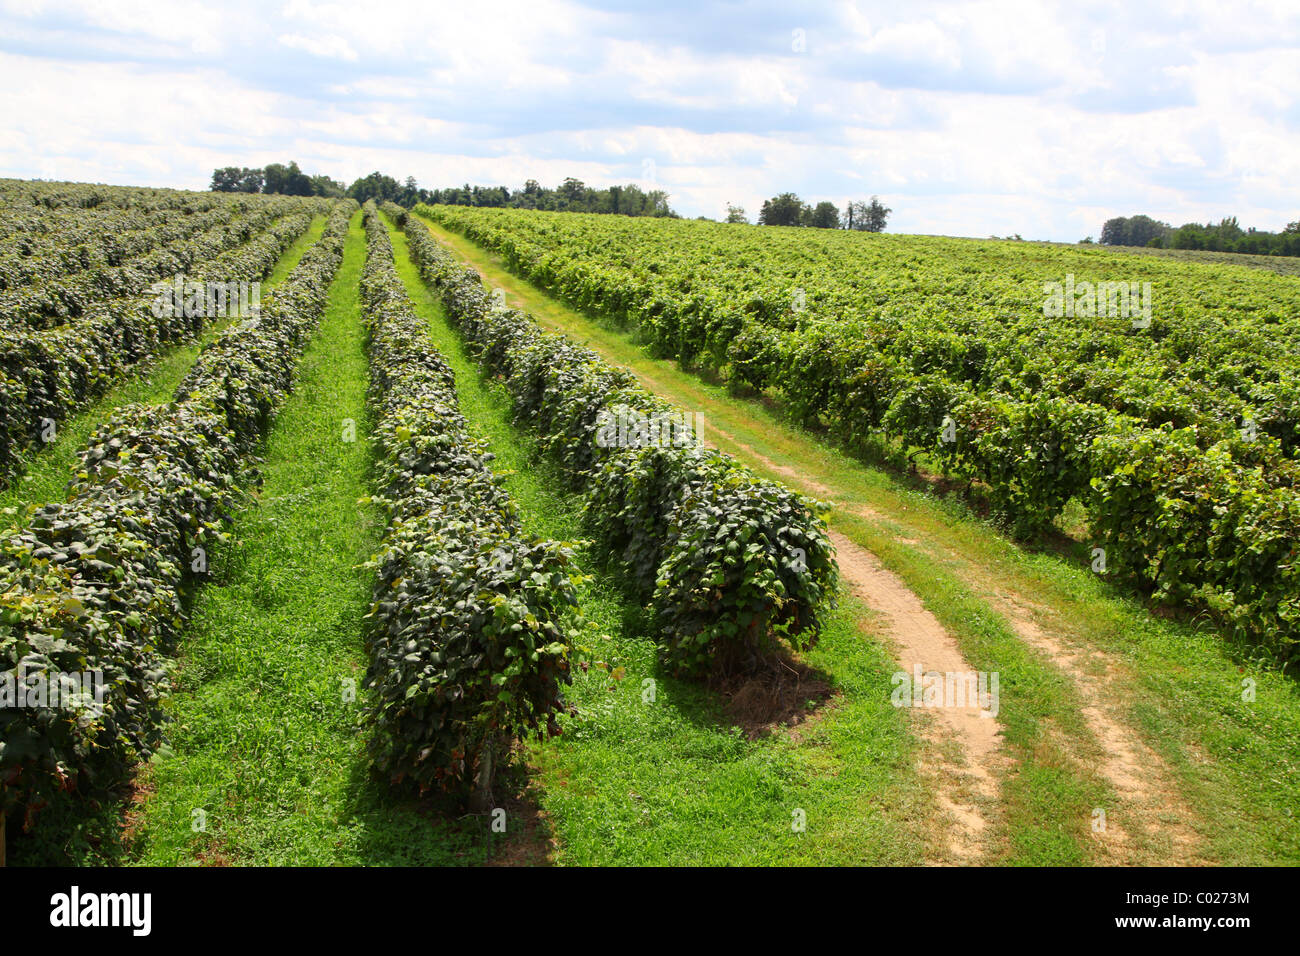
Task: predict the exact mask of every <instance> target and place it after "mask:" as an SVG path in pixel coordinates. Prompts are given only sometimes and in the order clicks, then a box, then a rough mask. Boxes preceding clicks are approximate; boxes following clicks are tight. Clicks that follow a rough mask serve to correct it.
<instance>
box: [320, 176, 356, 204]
mask: <svg viewBox="0 0 1300 956" xmlns="http://www.w3.org/2000/svg"><path fill="white" fill-rule="evenodd" d="M311 194H312V195H313V196H325V197H326V198H328V199H342V198H343V197H344V196H346V195H347V194H348V188H347V186H345V185H343V184H342V183H341V182H339V181H338V180H335V179H330V177H328V176H313V177H311Z"/></svg>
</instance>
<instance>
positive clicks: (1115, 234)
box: [1101, 216, 1172, 246]
mask: <svg viewBox="0 0 1300 956" xmlns="http://www.w3.org/2000/svg"><path fill="white" fill-rule="evenodd" d="M1170 232H1172V229H1171V227H1170V225H1169V224H1168V223H1167V222H1157V221H1156V220H1154V219H1152V218H1151V217H1150V216H1130V217H1128V218H1125V217H1124V216H1116V217H1115V218H1114V219H1107V220H1106V222H1105V223H1104V224H1103V225H1102V227H1101V241H1102V244H1103V245H1107V246H1149V245H1151V240H1152V239H1159V240H1161V242H1162V243H1163V241H1164V240H1165V239H1166V238H1167V237H1168V236H1169V234H1170Z"/></svg>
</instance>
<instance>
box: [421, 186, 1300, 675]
mask: <svg viewBox="0 0 1300 956" xmlns="http://www.w3.org/2000/svg"><path fill="white" fill-rule="evenodd" d="M417 212H419V213H420V214H422V215H427V216H429V217H431V218H433V219H435V220H436V221H438V222H440V223H441V224H443V225H445V226H448V227H450V228H452V229H455V230H457V231H458V232H461V233H463V234H464V235H466V236H467V237H468V238H470V239H472V240H474V241H475V242H478V243H480V244H482V245H484V246H486V247H487V248H489V249H491V250H493V251H495V252H497V253H498V254H500V255H501V256H502V258H503V259H504V260H505V262H506V263H507V265H508V266H509V267H510V268H512V269H514V270H515V271H517V272H519V273H521V274H523V275H524V276H526V277H528V278H530V279H531V280H532V281H534V282H536V283H538V284H539V285H542V286H543V287H545V288H547V289H549V290H551V291H552V292H553V293H555V294H557V295H559V296H561V297H562V298H564V299H565V300H567V301H568V302H570V303H572V304H574V305H575V306H577V307H580V308H583V309H587V310H589V311H592V312H598V313H603V314H605V315H609V316H611V317H613V318H614V319H615V320H616V321H618V322H620V323H622V324H625V325H626V326H627V327H629V328H632V329H635V330H638V331H639V333H640V334H641V335H642V336H643V337H644V339H646V340H647V341H648V342H649V344H650V345H651V347H652V348H653V349H654V350H655V351H656V352H657V353H659V354H660V355H664V356H667V357H670V358H676V359H678V360H680V361H682V362H689V363H694V364H697V365H704V366H707V367H712V368H714V369H716V370H717V371H718V372H720V373H721V375H722V376H724V377H729V378H730V379H731V380H732V381H733V382H737V383H744V384H746V385H748V386H750V387H753V388H760V389H761V388H768V389H774V390H776V391H778V392H779V394H780V395H781V397H782V398H784V400H785V402H786V403H787V405H788V407H789V408H790V409H791V411H792V412H793V413H794V414H795V415H796V416H797V418H798V419H799V420H801V421H803V422H805V423H808V424H810V425H819V426H823V427H826V428H828V429H831V430H832V432H833V433H834V434H835V435H836V436H837V437H838V438H839V439H841V440H842V441H844V442H845V443H846V444H849V445H856V444H859V443H862V442H864V441H866V440H868V439H871V440H872V441H873V442H877V443H878V442H887V443H892V445H893V446H894V447H895V448H897V449H899V450H902V451H908V452H914V453H924V454H925V455H926V456H927V461H928V463H929V464H930V465H932V466H934V467H937V468H938V469H940V470H942V471H943V472H946V473H947V474H949V475H951V476H952V477H955V478H960V479H964V480H966V481H967V482H968V483H973V482H976V481H978V482H980V483H981V484H982V485H983V491H982V494H983V495H984V497H985V498H986V500H988V501H989V503H990V504H991V505H992V507H993V510H994V511H995V512H996V513H997V514H998V515H999V516H1000V517H1001V518H1002V519H1003V520H1004V521H1005V523H1006V525H1007V526H1008V527H1009V528H1010V529H1011V530H1012V531H1013V532H1014V533H1015V534H1017V535H1018V536H1024V537H1029V536H1032V535H1034V534H1036V533H1039V532H1041V531H1043V530H1044V529H1047V528H1049V527H1050V526H1051V524H1052V522H1053V521H1055V520H1056V519H1057V518H1058V516H1059V515H1060V514H1061V513H1062V510H1063V509H1064V508H1065V506H1066V504H1067V503H1068V502H1070V501H1071V500H1077V501H1078V502H1079V503H1080V504H1081V505H1082V507H1083V508H1084V509H1085V511H1086V513H1087V514H1088V515H1089V516H1090V517H1091V519H1092V521H1093V527H1094V529H1095V531H1096V534H1097V535H1098V537H1099V538H1100V539H1101V540H1103V541H1105V542H1106V543H1107V552H1108V555H1109V557H1110V562H1111V564H1110V566H1111V567H1112V568H1113V569H1114V570H1113V571H1112V572H1110V573H1111V574H1112V576H1113V577H1115V578H1117V579H1120V580H1126V581H1128V582H1130V583H1132V584H1134V585H1137V586H1139V587H1142V588H1145V589H1148V590H1150V591H1151V592H1152V593H1153V594H1154V596H1155V597H1156V598H1157V599H1158V600H1161V601H1168V602H1171V603H1174V604H1178V605H1182V606H1185V607H1188V608H1192V609H1195V610H1200V611H1205V612H1207V614H1208V615H1209V616H1210V618H1211V619H1213V620H1215V621H1217V622H1218V623H1219V624H1221V625H1223V626H1225V627H1227V628H1228V629H1230V630H1231V631H1233V632H1235V633H1237V634H1239V635H1240V636H1241V637H1242V638H1243V639H1248V640H1251V641H1254V642H1256V643H1258V644H1260V645H1262V646H1265V647H1267V648H1270V649H1272V650H1274V651H1276V652H1277V653H1279V654H1280V655H1281V656H1282V657H1283V659H1287V660H1289V659H1292V658H1293V657H1294V656H1295V654H1296V651H1295V646H1296V641H1297V638H1298V637H1300V628H1297V625H1296V624H1295V622H1293V621H1292V617H1291V616H1292V611H1291V607H1292V603H1291V602H1292V601H1293V599H1294V594H1293V592H1291V591H1289V590H1288V588H1290V587H1291V583H1290V578H1289V575H1290V573H1291V572H1290V570H1289V569H1290V567H1291V566H1292V564H1293V563H1294V556H1293V555H1291V553H1290V552H1289V551H1286V550H1285V549H1282V550H1280V551H1279V550H1278V548H1279V547H1280V546H1275V544H1274V542H1275V540H1288V539H1289V540H1300V525H1294V526H1288V525H1287V522H1288V521H1289V520H1291V519H1292V517H1293V516H1294V515H1295V514H1296V508H1295V506H1294V501H1295V500H1296V499H1297V497H1298V496H1297V490H1296V489H1297V488H1298V487H1300V481H1298V479H1300V463H1297V461H1296V456H1297V450H1298V449H1300V359H1297V356H1298V355H1300V327H1297V326H1296V325H1295V323H1292V322H1288V321H1285V317H1286V316H1288V315H1290V314H1291V312H1293V311H1294V302H1295V291H1294V288H1293V281H1294V280H1292V279H1290V278H1287V277H1283V276H1277V275H1270V274H1268V273H1266V272H1263V271H1252V272H1249V273H1248V272H1245V271H1244V270H1224V269H1213V270H1212V269H1211V268H1209V267H1206V266H1202V265H1197V264H1190V263H1187V262H1183V261H1177V260H1173V259H1163V258H1162V259H1157V258H1156V257H1150V258H1148V257H1143V258H1141V259H1138V258H1137V257H1130V256H1127V255H1124V254H1119V253H1111V252H1107V251H1104V250H1098V249H1082V248H1066V247H1060V246H1047V245H1038V244H1030V243H1016V244H1015V245H1014V246H1012V245H1011V244H1010V243H1005V242H975V241H969V240H948V239H937V238H929V237H894V236H882V237H879V238H872V239H870V240H865V241H864V240H863V238H862V237H858V236H854V235H852V234H851V233H850V232H845V231H841V232H838V233H827V234H824V235H818V236H816V237H815V238H813V237H811V235H810V234H809V233H807V232H805V231H802V230H790V231H786V230H736V229H731V228H727V227H726V226H725V225H723V224H710V223H695V222H655V223H631V222H622V221H618V220H611V219H596V218H594V217H579V216H567V217H555V216H546V215H544V214H536V213H531V214H530V213H521V212H509V211H503V210H490V209H479V210H468V209H452V208H448V207H437V208H433V207H420V208H419V209H418V210H417ZM1067 275H1070V276H1073V277H1074V281H1077V282H1079V283H1082V282H1084V281H1087V282H1090V283H1093V284H1097V283H1101V282H1109V281H1112V280H1116V279H1120V280H1124V281H1134V280H1139V279H1140V280H1142V281H1146V282H1150V284H1151V291H1150V296H1149V299H1147V302H1148V304H1150V305H1151V312H1150V316H1151V322H1150V325H1149V326H1147V327H1135V326H1134V324H1133V321H1132V318H1134V317H1135V315H1131V316H1126V315H1123V314H1115V315H1111V314H1110V312H1109V308H1108V306H1103V307H1102V308H1100V309H1099V310H1096V311H1095V312H1094V314H1092V315H1089V316H1076V317H1073V318H1064V317H1061V316H1060V315H1059V314H1056V315H1054V314H1052V312H1051V311H1050V310H1049V309H1047V308H1046V307H1045V295H1044V292H1045V288H1044V286H1045V283H1046V282H1056V283H1061V282H1063V281H1064V280H1065V278H1066V276H1067ZM1143 295H1144V296H1145V295H1146V293H1143ZM1106 301H1107V300H1105V299H1104V298H1103V302H1106ZM1134 308H1135V309H1136V306H1134ZM472 337H473V336H471V338H472ZM945 422H950V423H951V425H952V427H951V428H947V429H946V428H945ZM1170 432H1174V433H1177V434H1178V435H1180V436H1182V437H1180V439H1179V441H1180V447H1181V445H1188V443H1190V444H1189V445H1188V450H1186V451H1185V452H1180V453H1179V454H1180V455H1185V457H1186V466H1184V465H1181V464H1180V465H1177V466H1175V465H1173V464H1170V465H1169V468H1170V469H1172V471H1171V472H1170V473H1169V474H1165V473H1164V472H1163V471H1162V472H1159V473H1153V474H1151V475H1148V476H1147V479H1146V480H1143V481H1140V482H1137V483H1136V484H1130V483H1127V482H1126V481H1125V480H1123V479H1122V478H1121V477H1119V476H1121V475H1123V474H1125V473H1124V472H1122V471H1120V469H1122V468H1123V467H1124V466H1125V465H1127V464H1130V462H1127V461H1126V460H1125V458H1124V457H1123V456H1122V455H1121V454H1120V452H1118V451H1117V450H1116V449H1117V448H1118V449H1124V448H1126V447H1127V448H1129V449H1131V451H1130V452H1129V453H1131V454H1133V455H1140V454H1144V453H1145V452H1144V451H1142V449H1147V448H1148V447H1159V448H1163V447H1164V444H1163V443H1164V441H1165V438H1164V437H1163V436H1166V435H1167V434H1169V433H1170ZM945 433H946V437H945ZM1114 434H1124V435H1130V434H1131V436H1132V438H1131V440H1130V441H1129V442H1128V444H1127V445H1125V444H1124V443H1120V444H1119V445H1116V444H1115V440H1114V439H1113V438H1106V439H1104V440H1103V438H1102V436H1106V435H1114ZM1099 442H1100V444H1099ZM1153 443H1154V444H1153ZM1191 449H1195V451H1192V450H1191ZM1160 460H1161V461H1164V460H1165V458H1164V457H1163V453H1162V457H1161V458H1160ZM1174 460H1175V459H1169V461H1171V462H1172V461H1174ZM1176 460H1178V461H1182V460H1183V459H1182V458H1178V459H1176ZM1192 462H1199V464H1198V465H1197V466H1196V467H1197V468H1198V469H1201V470H1200V471H1197V472H1196V473H1197V474H1198V475H1199V476H1200V478H1199V480H1200V481H1201V482H1202V483H1203V484H1204V486H1205V490H1204V491H1203V492H1202V495H1203V499H1204V500H1205V501H1214V502H1216V505H1215V508H1217V509H1218V510H1217V511H1216V512H1215V513H1216V514H1218V515H1220V517H1219V518H1218V519H1216V520H1218V522H1219V523H1218V524H1215V525H1214V527H1213V528H1209V527H1208V526H1206V525H1205V524H1204V523H1203V522H1201V521H1199V520H1196V521H1193V520H1187V521H1183V520H1173V518H1172V517H1171V516H1170V515H1167V514H1165V511H1166V507H1167V502H1168V501H1169V500H1170V499H1169V496H1170V494H1171V493H1172V492H1171V489H1170V488H1168V487H1165V486H1164V485H1162V484H1161V482H1162V481H1166V480H1169V481H1174V480H1175V478H1174V476H1176V475H1182V476H1183V477H1180V478H1177V481H1179V482H1182V481H1184V480H1185V477H1186V471H1185V468H1191V467H1192V465H1191V463H1192ZM1211 463H1213V467H1212V468H1211ZM1148 464H1150V463H1148ZM1135 467H1137V466H1135ZM1206 469H1208V470H1206ZM1139 471H1140V469H1139ZM1179 487H1181V485H1180V486H1179ZM1251 488H1256V489H1258V494H1254V493H1250V494H1248V493H1246V489H1251ZM1179 494H1180V495H1181V494H1182V493H1181V492H1179ZM1134 495H1141V496H1142V498H1141V501H1140V502H1137V501H1135V500H1134V499H1133V496H1134ZM1179 500H1180V501H1182V499H1181V498H1179ZM1130 508H1132V509H1135V514H1149V515H1152V516H1154V517H1152V518H1151V520H1150V521H1149V522H1147V521H1145V520H1137V521H1136V522H1135V523H1134V524H1133V525H1132V526H1126V516H1127V514H1128V509H1130ZM1173 508H1174V511H1173V512H1171V514H1182V513H1184V512H1188V511H1189V509H1190V510H1193V511H1194V510H1195V509H1193V508H1192V506H1191V505H1190V504H1189V503H1188V502H1186V501H1182V503H1181V504H1178V505H1176V506H1173ZM1224 522H1227V523H1226V524H1225V523H1224ZM1245 528H1250V529H1255V530H1254V531H1252V532H1251V533H1250V534H1247V533H1246V532H1245V531H1243V530H1241V529H1245ZM1167 534H1176V535H1177V537H1176V538H1173V539H1166V537H1165V535H1167ZM1210 534H1213V536H1214V537H1213V541H1214V547H1215V548H1216V549H1217V550H1216V551H1215V557H1214V558H1213V559H1209V558H1206V559H1204V560H1202V559H1199V558H1197V559H1189V560H1187V561H1186V562H1183V563H1182V564H1180V565H1179V572H1178V573H1179V576H1180V578H1179V582H1178V584H1177V586H1173V585H1170V584H1169V583H1168V582H1167V581H1166V580H1165V575H1167V573H1168V572H1167V571H1166V572H1162V577H1161V579H1160V580H1159V581H1156V580H1155V579H1154V577H1153V576H1152V574H1151V573H1150V572H1149V571H1144V570H1142V569H1143V568H1148V567H1155V566H1157V565H1158V563H1159V560H1160V559H1159V558H1158V557H1157V558H1155V559H1152V558H1151V557H1150V556H1151V555H1153V554H1160V553H1163V552H1165V551H1169V550H1171V549H1172V548H1174V547H1175V544H1174V542H1175V541H1176V542H1178V543H1179V546H1180V547H1182V548H1183V549H1184V553H1186V554H1188V555H1192V554H1196V553H1197V552H1198V549H1201V548H1203V547H1208V546H1209V545H1208V544H1207V543H1206V542H1207V541H1208V540H1209V539H1207V538H1206V535H1210ZM1256 535H1263V538H1262V539H1257V538H1256ZM1261 549H1262V553H1264V554H1266V555H1268V560H1269V561H1276V562H1278V563H1277V564H1276V565H1267V566H1261V564H1260V557H1259V556H1260V553H1261ZM1153 560H1154V561H1155V562H1156V564H1152V563H1151V562H1152V561H1153ZM1165 567H1166V568H1167V567H1168V562H1166V564H1165ZM1270 568H1271V570H1270ZM1246 574H1248V575H1249V577H1248V578H1243V577H1242V576H1243V575H1246Z"/></svg>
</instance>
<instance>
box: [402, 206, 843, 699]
mask: <svg viewBox="0 0 1300 956" xmlns="http://www.w3.org/2000/svg"><path fill="white" fill-rule="evenodd" d="M406 234H407V236H408V237H409V240H410V244H411V251H412V255H413V256H414V258H415V260H416V262H417V264H418V265H419V266H420V269H421V272H422V275H423V276H424V278H425V279H426V281H428V282H430V283H431V284H432V285H434V286H435V287H436V288H437V289H438V291H439V292H440V294H441V296H442V300H443V302H444V304H445V306H446V309H447V312H448V315H449V316H450V318H451V321H452V322H453V323H455V324H456V325H457V326H458V327H459V328H460V330H461V332H462V334H463V335H464V336H465V338H466V340H467V341H468V342H469V344H470V348H471V349H472V350H473V351H475V352H476V353H477V356H478V359H479V361H480V363H481V364H482V365H483V367H484V369H485V370H486V371H487V372H489V373H490V374H493V375H499V376H501V377H502V378H503V379H504V381H505V383H506V387H507V389H508V390H509V392H510V394H511V397H512V399H513V402H514V409H515V414H516V416H517V417H518V419H519V420H520V421H522V422H525V423H527V424H528V425H529V426H530V427H531V428H533V429H534V430H535V431H536V433H537V435H538V446H539V449H540V450H541V451H542V452H543V453H544V454H546V455H547V456H548V457H549V458H551V459H552V460H553V461H555V462H556V463H557V464H558V465H559V467H560V470H561V472H562V473H563V474H564V475H565V476H566V478H567V479H568V481H569V482H570V483H571V484H572V485H573V487H575V488H578V489H581V490H583V491H584V492H585V494H586V500H587V505H586V508H585V514H586V516H587V523H588V527H589V528H590V530H591V532H592V534H593V536H594V537H595V539H596V543H597V545H598V547H599V548H600V550H601V551H602V552H603V553H604V554H605V555H606V556H607V557H608V558H609V560H610V561H611V562H612V563H613V564H614V565H615V566H616V567H618V568H620V569H621V570H622V571H623V572H624V575H625V578H626V583H627V586H628V588H629V589H630V590H631V592H632V593H634V594H636V595H638V596H639V597H640V598H641V599H642V600H645V601H647V602H648V603H649V605H650V607H651V609H652V611H653V614H654V617H655V621H656V626H657V629H658V631H659V633H660V635H661V637H662V642H661V643H662V646H663V649H664V654H665V657H666V658H667V660H668V661H669V662H670V664H671V665H672V666H674V667H675V668H677V669H679V670H681V671H685V672H697V673H698V672H701V671H704V670H708V669H714V670H716V671H728V670H736V669H743V668H745V667H749V666H752V665H753V664H754V663H755V661H756V659H757V658H758V657H760V656H763V655H765V654H768V653H770V651H771V650H772V649H773V647H774V642H775V641H776V640H777V639H779V638H786V639H788V640H790V641H791V643H794V644H796V645H799V644H802V643H807V642H809V641H811V640H812V639H813V638H814V637H815V635H816V634H817V631H818V627H819V624H820V614H821V612H822V609H823V607H824V606H825V605H826V604H827V603H828V602H829V600H830V598H831V594H832V592H833V590H834V586H835V566H834V561H833V559H832V549H831V546H830V542H829V540H828V538H827V537H826V529H825V522H824V521H823V519H822V517H821V516H820V515H819V514H818V507H819V506H818V505H817V503H816V502H813V501H811V500H809V499H806V498H803V497H801V496H799V495H795V494H793V493H791V492H789V491H788V490H786V489H784V488H782V487H781V486H779V485H776V484H775V483H772V482H768V481H763V480H761V479H758V478H756V477H755V476H754V475H752V474H750V473H749V472H748V471H747V470H745V469H744V468H742V467H741V466H739V465H738V464H736V463H735V462H734V461H732V460H731V459H729V458H728V457H727V456H725V455H723V454H721V453H719V452H717V451H713V450H706V449H702V448H699V447H698V446H697V445H696V443H695V441H694V436H693V435H692V434H690V433H688V432H686V430H685V429H684V428H683V429H678V428H677V427H676V426H675V425H673V426H672V427H670V428H668V429H667V430H666V433H665V434H666V436H667V439H666V440H661V441H657V442H647V441H640V440H635V441H631V442H622V441H610V440H607V439H609V438H610V436H609V435H608V433H606V434H604V435H603V436H602V429H606V428H608V426H609V421H610V417H611V416H619V415H624V416H625V415H627V414H629V413H637V414H641V415H658V416H665V418H661V419H660V420H661V421H664V420H667V421H674V419H671V418H668V416H673V415H675V414H679V413H677V412H676V410H675V409H673V408H672V406H670V405H668V404H667V403H665V402H662V401H660V400H658V399H656V398H655V397H654V396H652V395H650V394H649V393H647V392H646V391H644V390H643V389H641V388H640V386H639V385H638V384H637V383H636V380H635V379H634V378H633V377H632V376H631V375H630V374H629V373H627V372H625V371H621V370H618V369H614V368H612V367H610V366H609V365H607V364H606V363H605V362H604V361H603V360H602V359H601V358H600V357H599V356H598V355H596V353H594V352H592V351H591V350H590V349H586V348H582V347H580V346H577V345H575V344H573V343H572V342H570V341H569V340H568V339H566V338H564V337H563V336H561V335H556V334H553V333H546V332H542V331H541V330H539V329H538V328H537V327H536V326H535V325H534V324H533V322H532V321H531V320H530V319H529V317H528V316H527V315H525V314H524V313H521V312H518V311H515V310H510V309H504V308H497V307H495V306H494V305H493V302H492V299H491V297H490V296H489V295H488V293H487V291H486V290H485V289H484V288H483V286H482V283H481V281H480V279H479V277H478V275H477V274H476V273H474V272H473V271H471V270H467V269H463V268H461V267H459V266H458V265H457V264H456V262H455V260H454V259H452V257H451V256H450V255H449V254H448V253H446V252H445V251H443V250H442V249H441V248H440V247H439V246H438V245H437V243H436V242H435V241H434V240H433V238H432V236H431V235H430V234H429V232H428V230H427V229H425V228H424V227H423V226H422V225H421V224H420V223H419V222H418V221H414V219H411V220H408V224H407V229H406Z"/></svg>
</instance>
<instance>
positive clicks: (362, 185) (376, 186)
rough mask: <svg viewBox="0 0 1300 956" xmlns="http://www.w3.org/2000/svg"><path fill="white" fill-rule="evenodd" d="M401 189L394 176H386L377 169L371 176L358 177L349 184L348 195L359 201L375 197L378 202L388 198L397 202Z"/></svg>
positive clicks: (362, 201)
mask: <svg viewBox="0 0 1300 956" xmlns="http://www.w3.org/2000/svg"><path fill="white" fill-rule="evenodd" d="M401 189H402V188H401V187H400V186H399V185H398V184H397V180H396V179H394V178H393V177H392V176H385V175H384V174H383V173H381V172H379V171H378V170H375V172H373V173H371V174H370V175H369V176H366V177H364V178H362V179H358V180H357V181H356V182H354V183H353V184H352V185H351V186H349V187H348V195H349V196H351V197H352V198H353V199H355V200H356V201H357V202H359V203H364V202H365V201H366V200H368V199H373V200H374V201H375V202H377V203H382V202H385V201H387V200H391V201H393V202H396V201H397V197H398V196H399V195H401Z"/></svg>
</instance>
